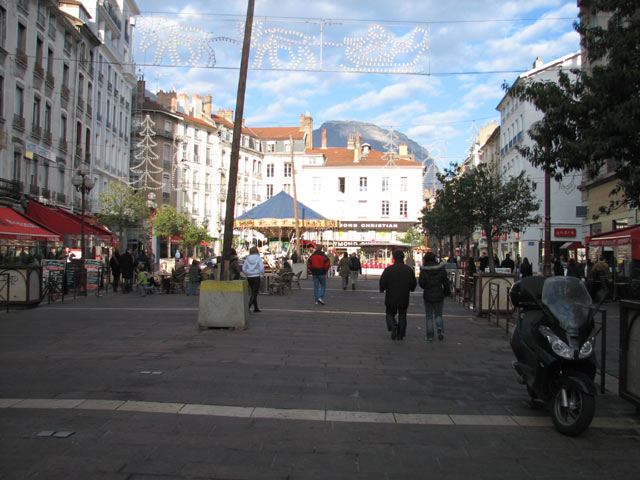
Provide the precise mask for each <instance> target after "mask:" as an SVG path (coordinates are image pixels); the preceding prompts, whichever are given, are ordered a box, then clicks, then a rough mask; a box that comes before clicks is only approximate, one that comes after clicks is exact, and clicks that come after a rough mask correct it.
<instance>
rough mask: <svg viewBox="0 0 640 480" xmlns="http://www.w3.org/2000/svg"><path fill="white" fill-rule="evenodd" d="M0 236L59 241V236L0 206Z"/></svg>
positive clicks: (15, 238)
mask: <svg viewBox="0 0 640 480" xmlns="http://www.w3.org/2000/svg"><path fill="white" fill-rule="evenodd" d="M0 238H4V239H8V240H35V241H39V242H45V241H47V242H59V241H60V240H61V239H60V236H59V235H56V234H55V233H54V232H51V231H49V230H47V229H46V228H43V227H41V226H39V225H37V224H35V223H33V222H32V221H31V220H29V219H28V218H26V217H24V216H23V215H20V214H19V213H18V212H16V211H15V210H13V209H12V208H8V207H0Z"/></svg>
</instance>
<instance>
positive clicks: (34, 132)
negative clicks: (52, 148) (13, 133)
mask: <svg viewBox="0 0 640 480" xmlns="http://www.w3.org/2000/svg"><path fill="white" fill-rule="evenodd" d="M31 136H32V137H35V138H40V137H41V136H42V127H41V126H40V125H31Z"/></svg>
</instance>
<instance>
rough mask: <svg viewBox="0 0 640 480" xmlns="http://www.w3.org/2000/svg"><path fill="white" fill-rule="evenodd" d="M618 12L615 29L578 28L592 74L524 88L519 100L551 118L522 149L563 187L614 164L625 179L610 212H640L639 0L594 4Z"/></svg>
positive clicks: (516, 91)
mask: <svg viewBox="0 0 640 480" xmlns="http://www.w3.org/2000/svg"><path fill="white" fill-rule="evenodd" d="M589 3H590V8H592V9H595V11H599V12H604V13H610V14H611V16H610V18H609V21H608V24H607V28H601V27H598V26H592V25H590V24H588V23H585V24H582V23H575V24H574V26H575V29H576V30H577V31H578V32H579V33H580V34H581V36H582V45H583V47H584V49H583V51H584V52H586V55H587V56H588V60H589V62H590V64H591V65H592V68H591V69H584V70H572V72H571V73H572V74H573V78H571V77H570V76H569V74H567V73H566V72H560V73H559V77H558V78H559V80H558V83H552V82H516V84H515V85H513V86H512V87H511V88H509V87H508V86H507V85H505V86H504V88H505V89H506V90H508V91H509V93H511V95H512V96H513V97H515V98H518V99H520V100H524V101H528V102H531V103H533V104H534V105H535V107H536V108H537V109H538V110H540V111H541V112H542V113H543V114H544V117H543V119H542V120H541V121H540V122H538V123H536V124H535V125H534V126H533V127H532V128H531V130H529V132H528V133H529V135H530V136H531V138H532V139H533V141H534V142H535V145H534V146H533V147H526V148H519V149H518V150H519V151H520V153H521V154H522V155H523V156H524V157H525V158H527V159H528V160H529V161H530V162H531V163H532V164H533V165H534V166H538V167H541V168H543V169H544V170H546V171H548V172H549V174H550V175H552V176H553V178H555V179H556V180H559V179H561V177H562V176H563V175H565V174H567V173H569V172H573V171H580V170H584V171H585V172H587V173H588V175H589V177H590V178H592V179H593V178H596V177H597V176H598V174H599V172H600V169H601V168H602V166H603V165H605V164H606V163H607V162H611V164H613V165H615V171H616V174H617V178H618V183H617V184H616V187H614V189H613V190H612V191H611V193H610V195H611V196H612V197H613V196H616V195H618V199H613V200H611V201H610V204H609V206H608V208H606V209H604V210H606V211H611V210H613V209H614V208H617V207H619V206H622V205H626V206H628V207H630V208H634V207H635V208H637V207H640V168H639V167H640V135H638V132H639V131H640V115H638V112H639V111H640V7H639V6H638V2H637V0H592V1H591V2H589Z"/></svg>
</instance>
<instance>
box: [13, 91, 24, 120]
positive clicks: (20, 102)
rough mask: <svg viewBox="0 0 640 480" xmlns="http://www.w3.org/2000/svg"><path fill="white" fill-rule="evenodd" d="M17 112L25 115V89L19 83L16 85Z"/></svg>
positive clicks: (18, 114) (20, 115)
mask: <svg viewBox="0 0 640 480" xmlns="http://www.w3.org/2000/svg"><path fill="white" fill-rule="evenodd" d="M15 114H16V115H17V116H19V117H23V116H24V89H23V88H22V87H21V86H19V85H16V100H15Z"/></svg>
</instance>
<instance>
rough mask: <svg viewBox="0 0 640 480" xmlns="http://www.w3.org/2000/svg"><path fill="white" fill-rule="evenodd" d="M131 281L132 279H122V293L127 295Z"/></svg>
mask: <svg viewBox="0 0 640 480" xmlns="http://www.w3.org/2000/svg"><path fill="white" fill-rule="evenodd" d="M132 281H133V277H130V278H127V277H122V293H129V292H130V291H131V290H132V288H131V282H132Z"/></svg>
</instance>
